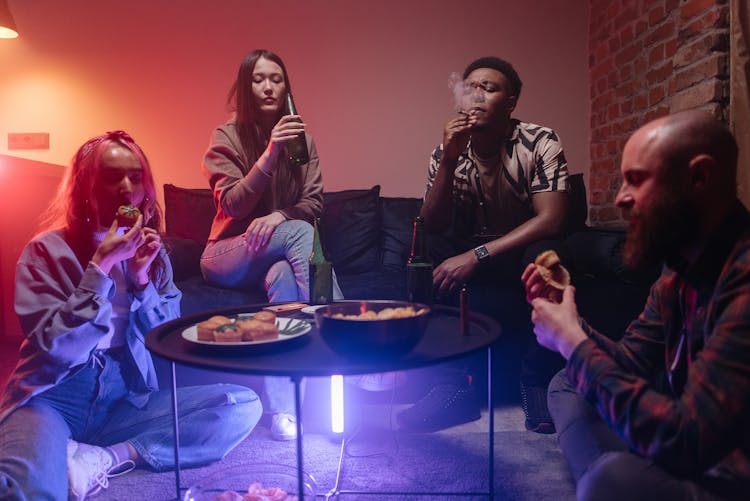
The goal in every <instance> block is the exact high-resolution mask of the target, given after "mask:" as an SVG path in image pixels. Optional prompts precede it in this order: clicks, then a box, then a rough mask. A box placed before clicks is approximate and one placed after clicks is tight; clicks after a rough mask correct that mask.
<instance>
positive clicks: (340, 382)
mask: <svg viewBox="0 0 750 501" xmlns="http://www.w3.org/2000/svg"><path fill="white" fill-rule="evenodd" d="M331 431H332V432H333V433H344V376H341V375H338V374H337V375H334V376H331Z"/></svg>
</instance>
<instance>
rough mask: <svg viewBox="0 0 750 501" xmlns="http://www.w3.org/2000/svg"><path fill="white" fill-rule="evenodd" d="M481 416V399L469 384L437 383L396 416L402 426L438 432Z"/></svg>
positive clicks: (414, 429)
mask: <svg viewBox="0 0 750 501" xmlns="http://www.w3.org/2000/svg"><path fill="white" fill-rule="evenodd" d="M479 418H480V412H479V402H478V401H477V398H476V395H475V394H474V389H473V388H472V387H471V386H470V385H468V384H465V385H458V384H441V385H438V386H435V387H434V388H432V389H431V390H430V391H429V392H428V393H427V395H425V396H424V397H422V399H420V400H419V401H418V402H417V403H415V404H414V405H413V406H411V407H409V408H408V409H406V410H404V411H402V412H400V413H399V414H398V416H397V420H398V424H399V425H400V426H401V428H404V429H409V430H413V431H437V430H442V429H444V428H449V427H451V426H456V425H458V424H462V423H468V422H469V421H476V420H477V419H479Z"/></svg>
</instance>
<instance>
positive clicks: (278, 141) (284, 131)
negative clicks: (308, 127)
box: [266, 115, 305, 160]
mask: <svg viewBox="0 0 750 501" xmlns="http://www.w3.org/2000/svg"><path fill="white" fill-rule="evenodd" d="M304 133H305V124H304V123H303V122H302V117H300V116H299V115H284V116H283V117H281V119H280V120H279V121H278V123H277V124H276V125H275V126H274V127H273V129H272V130H271V138H270V139H269V141H268V146H267V147H266V152H267V153H268V156H269V158H270V159H271V160H273V159H275V158H276V157H277V156H278V154H279V152H281V150H282V147H283V146H284V144H285V143H286V142H287V141H289V140H290V139H293V138H295V137H297V136H299V135H300V134H304Z"/></svg>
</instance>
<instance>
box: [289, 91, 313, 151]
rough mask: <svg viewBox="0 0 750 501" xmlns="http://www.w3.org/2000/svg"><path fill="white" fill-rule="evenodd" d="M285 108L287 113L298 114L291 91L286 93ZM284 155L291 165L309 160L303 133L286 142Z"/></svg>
mask: <svg viewBox="0 0 750 501" xmlns="http://www.w3.org/2000/svg"><path fill="white" fill-rule="evenodd" d="M286 110H287V114H288V115H298V113H297V107H296V106H294V99H293V98H292V93H291V92H287V93H286ZM286 156H287V158H289V162H290V163H291V164H292V165H302V164H306V163H307V162H309V161H310V155H309V154H308V152H307V141H306V140H305V135H304V134H300V135H299V136H297V137H294V138H292V139H290V140H289V141H287V142H286Z"/></svg>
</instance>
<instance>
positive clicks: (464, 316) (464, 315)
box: [458, 284, 469, 336]
mask: <svg viewBox="0 0 750 501" xmlns="http://www.w3.org/2000/svg"><path fill="white" fill-rule="evenodd" d="M458 318H459V323H460V328H459V329H460V331H461V335H462V336H468V335H469V293H468V291H467V290H466V284H464V285H462V286H461V292H460V294H459V317H458Z"/></svg>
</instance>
